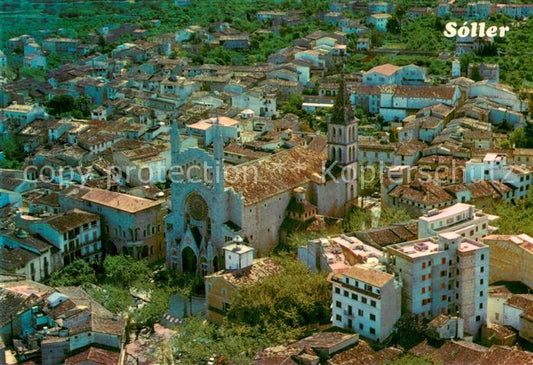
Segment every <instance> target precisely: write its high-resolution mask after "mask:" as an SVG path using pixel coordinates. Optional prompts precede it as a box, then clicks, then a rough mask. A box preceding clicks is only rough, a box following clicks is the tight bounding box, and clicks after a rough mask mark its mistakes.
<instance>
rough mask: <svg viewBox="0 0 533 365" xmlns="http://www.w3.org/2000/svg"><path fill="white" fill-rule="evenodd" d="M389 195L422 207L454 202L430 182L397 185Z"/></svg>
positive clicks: (444, 191) (451, 197)
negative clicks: (422, 205) (419, 204)
mask: <svg viewBox="0 0 533 365" xmlns="http://www.w3.org/2000/svg"><path fill="white" fill-rule="evenodd" d="M389 195H390V196H391V197H394V198H399V199H406V200H410V201H412V202H415V203H421V204H424V205H435V204H439V203H446V202H450V201H453V200H455V199H454V197H453V196H451V195H450V194H449V193H447V192H446V190H444V188H442V187H440V186H438V185H435V184H434V183H432V182H426V183H422V182H414V183H413V184H411V185H398V186H396V187H395V188H394V189H393V190H392V191H391V192H390V193H389Z"/></svg>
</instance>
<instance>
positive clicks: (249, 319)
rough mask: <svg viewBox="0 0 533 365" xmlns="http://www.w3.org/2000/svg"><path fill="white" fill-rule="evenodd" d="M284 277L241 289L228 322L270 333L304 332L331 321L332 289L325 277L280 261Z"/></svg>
mask: <svg viewBox="0 0 533 365" xmlns="http://www.w3.org/2000/svg"><path fill="white" fill-rule="evenodd" d="M279 261H280V262H281V263H282V266H283V273H282V274H279V275H274V276H271V277H268V278H265V279H263V280H261V281H260V282H258V283H255V284H254V285H249V286H245V287H241V288H240V289H239V290H238V292H237V295H236V296H235V297H234V300H233V302H232V305H231V307H230V309H229V312H228V318H229V319H230V320H233V321H235V322H237V323H242V324H246V325H249V326H252V327H256V326H258V327H259V328H260V329H261V330H266V329H267V328H269V327H272V326H278V327H282V328H285V327H289V328H295V329H298V328H300V329H302V328H303V327H305V326H307V325H309V324H319V323H327V322H329V320H330V315H331V311H330V308H329V304H330V303H331V289H330V288H329V284H328V283H327V281H326V280H325V274H324V273H310V272H308V270H307V268H306V267H305V266H303V265H302V264H301V263H299V262H297V261H294V260H293V259H288V258H282V259H281V258H280V259H279Z"/></svg>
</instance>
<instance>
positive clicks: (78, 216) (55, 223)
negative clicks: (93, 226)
mask: <svg viewBox="0 0 533 365" xmlns="http://www.w3.org/2000/svg"><path fill="white" fill-rule="evenodd" d="M99 219H100V218H99V216H98V215H96V214H92V213H88V212H84V211H83V210H79V209H74V210H70V211H68V212H64V213H61V214H59V215H56V216H54V217H51V218H49V219H47V220H46V223H48V224H49V225H50V226H52V227H53V228H54V229H55V230H56V231H58V232H61V233H62V232H68V231H70V230H73V229H74V228H77V227H81V226H83V225H84V224H87V223H90V222H93V221H98V220H99Z"/></svg>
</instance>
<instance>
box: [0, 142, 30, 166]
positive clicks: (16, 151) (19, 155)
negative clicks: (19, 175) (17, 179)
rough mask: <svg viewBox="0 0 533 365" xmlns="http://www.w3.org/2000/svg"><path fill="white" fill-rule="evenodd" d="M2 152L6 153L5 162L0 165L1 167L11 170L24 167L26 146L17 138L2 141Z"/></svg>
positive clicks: (0, 148) (0, 149) (0, 145)
mask: <svg viewBox="0 0 533 365" xmlns="http://www.w3.org/2000/svg"><path fill="white" fill-rule="evenodd" d="M0 151H2V152H3V153H4V160H3V161H2V162H1V163H0V167H2V168H10V169H18V168H21V167H22V163H23V162H24V158H25V156H26V154H25V153H24V146H23V145H22V144H21V143H20V141H19V139H18V138H17V137H16V136H12V137H10V138H8V139H4V140H0Z"/></svg>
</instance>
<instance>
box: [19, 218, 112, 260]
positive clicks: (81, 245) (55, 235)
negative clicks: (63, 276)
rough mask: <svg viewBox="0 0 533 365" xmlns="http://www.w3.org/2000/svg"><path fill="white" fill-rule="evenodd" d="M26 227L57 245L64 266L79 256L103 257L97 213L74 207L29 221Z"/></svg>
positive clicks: (88, 258)
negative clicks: (42, 218) (44, 217)
mask: <svg viewBox="0 0 533 365" xmlns="http://www.w3.org/2000/svg"><path fill="white" fill-rule="evenodd" d="M29 229H30V230H31V231H32V232H34V233H36V234H39V235H40V236H41V237H43V238H44V239H46V240H47V241H48V242H50V243H51V244H52V245H54V246H55V247H56V248H58V249H59V257H60V260H61V262H56V263H55V267H62V266H66V265H68V264H70V263H72V262H73V261H75V260H76V259H78V258H83V259H85V260H86V261H100V260H101V259H102V241H101V231H100V216H98V215H97V214H93V213H89V212H85V211H83V210H80V209H73V210H70V211H67V212H63V213H61V214H59V215H56V216H53V217H50V218H48V219H45V220H34V221H33V222H32V221H30V223H29Z"/></svg>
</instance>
